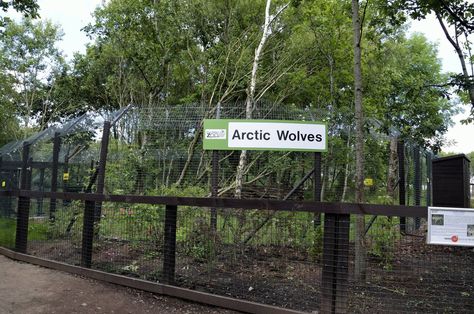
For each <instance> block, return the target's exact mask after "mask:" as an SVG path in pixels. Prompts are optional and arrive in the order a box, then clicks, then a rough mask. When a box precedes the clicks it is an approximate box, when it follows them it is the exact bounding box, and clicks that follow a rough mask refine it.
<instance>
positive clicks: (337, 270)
mask: <svg viewBox="0 0 474 314" xmlns="http://www.w3.org/2000/svg"><path fill="white" fill-rule="evenodd" d="M349 228H350V215H348V214H328V213H325V214H324V236H323V271H322V283H321V290H322V291H321V292H322V298H321V308H320V311H321V313H347V300H348V278H349Z"/></svg>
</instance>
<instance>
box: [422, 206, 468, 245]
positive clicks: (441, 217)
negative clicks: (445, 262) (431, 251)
mask: <svg viewBox="0 0 474 314" xmlns="http://www.w3.org/2000/svg"><path fill="white" fill-rule="evenodd" d="M427 243H428V244H444V245H456V246H473V247H474V209H473V208H449V207H428V236H427Z"/></svg>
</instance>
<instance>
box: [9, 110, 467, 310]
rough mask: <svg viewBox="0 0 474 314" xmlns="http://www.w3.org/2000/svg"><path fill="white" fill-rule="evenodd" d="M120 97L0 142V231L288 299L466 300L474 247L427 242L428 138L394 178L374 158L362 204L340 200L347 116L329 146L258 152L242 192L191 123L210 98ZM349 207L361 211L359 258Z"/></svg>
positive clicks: (463, 303)
mask: <svg viewBox="0 0 474 314" xmlns="http://www.w3.org/2000/svg"><path fill="white" fill-rule="evenodd" d="M260 108H261V109H260V111H257V112H255V117H256V118H274V119H283V118H286V119H312V120H315V119H316V120H317V119H318V117H315V116H314V115H313V114H312V112H311V110H300V109H295V108H293V109H291V108H290V109H291V110H290V109H288V108H287V109H285V110H280V111H278V109H275V108H270V107H269V108H267V107H265V106H260ZM128 109H130V108H128ZM128 109H127V108H124V109H122V110H119V111H117V112H114V113H112V114H109V115H106V117H105V118H103V119H102V120H100V119H99V118H98V117H88V118H87V117H84V118H78V119H74V120H71V121H70V122H68V123H66V124H64V125H63V126H61V127H59V128H58V127H56V128H54V129H51V130H49V131H45V132H42V133H41V134H37V135H35V136H33V137H30V138H29V139H27V140H25V141H20V142H18V143H11V144H9V145H7V146H5V147H3V148H2V149H0V154H1V158H0V170H1V172H0V176H1V180H0V181H2V188H1V192H0V245H1V246H3V247H6V248H10V249H14V250H16V251H18V252H23V253H28V254H30V255H34V256H37V257H41V258H46V259H50V260H55V261H59V262H63V263H67V264H70V265H80V266H84V267H87V268H91V269H98V270H102V271H106V272H109V273H114V274H120V275H125V276H129V277H132V278H141V279H144V280H147V281H149V282H159V283H166V284H171V285H174V286H178V287H183V288H186V289H190V290H192V291H204V292H209V293H213V294H216V295H221V296H227V297H233V298H236V299H240V300H248V301H254V302H258V303H263V304H268V305H275V306H278V307H280V308H285V309H294V310H300V311H307V312H313V311H320V312H323V313H345V312H354V313H373V312H382V311H383V312H394V313H400V312H416V313H419V312H426V313H433V312H443V313H444V312H446V313H451V312H452V313H460V312H466V313H471V312H473V311H474V301H473V300H474V298H473V296H474V285H473V282H474V273H472V272H471V271H470V267H471V266H472V263H473V259H474V252H473V251H472V249H467V248H457V247H446V246H432V245H427V244H426V243H425V233H426V228H427V227H426V206H429V205H430V204H431V199H432V195H431V192H432V191H431V179H430V178H431V168H430V167H431V159H432V158H433V156H432V154H431V153H430V152H427V151H424V150H422V149H420V148H419V147H418V146H417V145H415V144H413V143H403V142H399V143H398V148H397V154H396V155H397V156H396V158H397V162H396V165H397V167H396V168H397V169H395V170H396V172H393V171H392V176H393V174H394V173H395V181H396V182H393V184H388V183H385V181H389V179H388V178H389V177H390V174H387V173H386V172H385V171H386V166H385V165H376V164H373V165H371V167H370V169H367V174H368V176H369V177H371V179H373V181H374V182H375V185H374V186H371V185H369V184H368V186H367V187H366V191H365V192H366V196H367V203H368V204H352V203H348V202H350V201H353V200H354V182H353V179H352V177H353V172H354V171H353V170H354V167H353V158H352V157H351V149H350V136H349V135H348V134H345V132H349V131H350V129H346V128H345V127H343V124H341V125H338V126H333V128H332V129H331V130H330V136H332V137H333V138H334V142H337V139H339V144H337V143H336V144H334V146H333V148H332V151H331V148H330V151H329V152H328V153H327V154H320V153H315V154H310V155H308V154H306V155H303V154H302V153H291V154H285V153H255V154H254V155H251V156H250V158H249V164H250V166H249V168H248V169H249V172H248V175H247V178H246V180H245V181H246V185H245V188H244V192H245V193H244V199H232V198H231V197H232V196H233V194H232V193H231V189H230V188H229V187H231V186H232V185H231V182H232V180H233V178H234V176H235V173H234V172H233V171H234V170H235V166H236V162H238V155H237V154H236V153H235V152H234V153H232V154H231V153H229V154H226V155H224V154H213V153H212V152H205V151H202V149H201V148H200V147H201V146H200V144H199V140H200V139H199V136H198V131H197V130H198V128H199V123H200V121H201V120H202V118H204V117H206V116H209V115H210V116H214V115H215V112H214V111H212V110H214V109H212V108H208V109H206V110H204V109H203V108H201V107H189V106H188V107H185V108H181V109H180V108H169V109H167V110H161V111H158V113H159V115H158V116H157V115H156V114H157V111H153V112H152V113H150V112H149V113H148V114H147V110H148V109H146V108H145V109H143V108H142V109H140V110H129V111H127V110H128ZM238 112H242V110H240V109H239V108H237V109H235V110H234V111H233V109H232V110H231V109H228V111H225V110H223V112H222V113H221V117H237V116H238ZM173 130H175V131H173ZM341 139H342V141H341ZM378 140H379V139H377V138H372V139H371V141H372V144H373V145H375V144H376V143H377V141H378ZM384 140H386V139H384ZM372 144H371V145H372ZM331 145H332V144H331ZM190 148H193V149H190ZM341 149H342V150H343V151H342V153H340V154H337V150H341ZM377 153H379V154H386V155H387V156H385V157H388V153H386V152H377ZM216 156H217V159H216ZM391 157H393V156H391ZM385 159H388V158H385ZM216 160H217V161H218V162H215V161H216ZM186 167H187V168H186ZM260 174H263V175H262V176H260ZM180 178H182V182H181V184H176V183H177V181H179V180H180ZM255 178H257V179H255ZM3 182H5V184H3ZM382 182H383V183H382ZM389 186H390V188H389ZM78 192H81V193H78ZM92 192H94V193H92ZM153 195H160V196H153ZM164 195H170V196H164ZM209 195H212V196H218V195H219V196H220V197H207V196H209ZM203 196H204V197H203ZM248 198H252V199H248ZM304 199H306V200H308V199H309V200H311V201H302V200H304ZM321 201H323V202H321ZM324 201H325V202H324ZM376 204H378V205H376ZM393 204H399V206H396V205H393ZM355 214H362V215H364V218H365V222H366V231H365V236H363V243H364V248H365V250H364V251H365V256H366V258H365V264H364V265H362V266H363V267H362V269H363V272H362V273H360V272H357V273H356V270H355V268H356V267H355V264H356V258H355V255H356V252H355V245H354V243H355V241H356V240H357V237H358V236H357V235H356V233H355V228H354V225H355V216H354V215H355ZM358 266H361V265H358ZM199 300H202V299H199ZM237 309H243V308H239V307H237Z"/></svg>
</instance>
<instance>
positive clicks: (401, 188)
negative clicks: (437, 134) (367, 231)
mask: <svg viewBox="0 0 474 314" xmlns="http://www.w3.org/2000/svg"><path fill="white" fill-rule="evenodd" d="M397 153H398V203H399V204H400V205H405V200H406V195H405V193H406V192H405V143H404V142H403V141H398V143H397ZM400 231H401V232H402V233H404V232H405V231H406V218H405V217H400Z"/></svg>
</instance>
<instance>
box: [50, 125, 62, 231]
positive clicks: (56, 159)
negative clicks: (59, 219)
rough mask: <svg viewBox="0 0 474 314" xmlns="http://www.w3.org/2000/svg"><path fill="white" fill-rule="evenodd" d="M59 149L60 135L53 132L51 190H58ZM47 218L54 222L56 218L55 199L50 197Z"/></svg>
mask: <svg viewBox="0 0 474 314" xmlns="http://www.w3.org/2000/svg"><path fill="white" fill-rule="evenodd" d="M60 150H61V137H60V136H59V133H58V132H56V133H54V140H53V164H52V167H51V192H57V191H58V171H59V152H60ZM49 220H50V222H52V223H54V221H55V220H56V199H55V198H52V199H51V200H50V203H49Z"/></svg>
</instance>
